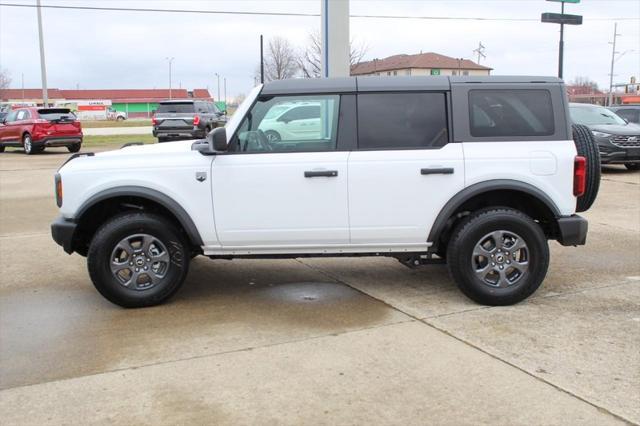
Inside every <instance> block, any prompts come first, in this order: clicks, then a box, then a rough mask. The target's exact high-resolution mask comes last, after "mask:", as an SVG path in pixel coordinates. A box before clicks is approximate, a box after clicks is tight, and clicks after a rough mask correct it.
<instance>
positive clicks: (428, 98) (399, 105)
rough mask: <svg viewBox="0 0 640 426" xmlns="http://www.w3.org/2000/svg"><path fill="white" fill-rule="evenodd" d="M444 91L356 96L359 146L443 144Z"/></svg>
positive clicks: (423, 146) (390, 147)
mask: <svg viewBox="0 0 640 426" xmlns="http://www.w3.org/2000/svg"><path fill="white" fill-rule="evenodd" d="M446 110H447V108H446V100H445V95H444V93H371V94H368V93H367V94H359V95H358V147H359V149H407V148H409V149H411V148H414V149H420V148H432V147H440V146H443V145H445V144H446V143H447V141H448V132H447V115H446Z"/></svg>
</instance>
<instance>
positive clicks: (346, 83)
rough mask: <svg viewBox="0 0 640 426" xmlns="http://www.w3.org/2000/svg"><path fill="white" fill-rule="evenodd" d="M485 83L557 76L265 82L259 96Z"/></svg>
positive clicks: (535, 80) (538, 80)
mask: <svg viewBox="0 0 640 426" xmlns="http://www.w3.org/2000/svg"><path fill="white" fill-rule="evenodd" d="M466 83H486V84H492V83H493V84H518V83H528V84H532V83H555V84H560V83H562V80H561V79H559V78H557V77H538V76H477V77H475V76H460V77H449V76H389V77H386V76H366V77H337V78H292V79H288V80H274V81H271V82H269V83H265V85H264V87H263V89H262V92H261V94H262V95H283V94H290V95H296V94H306V93H337V92H339V93H348V92H383V91H404V90H406V91H411V90H450V89H451V85H452V84H466Z"/></svg>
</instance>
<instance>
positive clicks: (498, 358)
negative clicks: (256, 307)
mask: <svg viewBox="0 0 640 426" xmlns="http://www.w3.org/2000/svg"><path fill="white" fill-rule="evenodd" d="M295 260H296V261H297V262H300V263H301V264H303V265H305V266H307V267H308V268H310V269H313V270H314V271H317V272H319V273H321V274H324V275H325V276H327V277H329V278H331V279H333V280H335V281H337V282H338V283H341V284H344V285H346V286H349V287H351V288H353V289H354V290H355V291H358V292H360V293H362V294H363V295H365V296H368V297H371V298H372V299H374V300H377V301H378V302H380V303H384V304H385V305H387V306H389V307H390V308H391V309H394V310H396V311H398V312H400V313H402V314H404V315H407V316H408V317H410V318H413V319H414V320H416V321H418V322H421V323H423V324H424V325H426V326H428V327H431V328H433V329H434V330H437V331H439V332H441V333H443V334H446V335H447V336H449V337H451V338H453V339H455V340H457V341H459V342H461V343H463V344H465V345H467V346H469V347H471V348H473V349H475V350H477V351H480V352H482V353H484V354H486V355H488V356H489V357H491V358H493V359H495V360H497V361H499V362H502V363H504V364H506V365H508V366H510V367H512V368H515V369H516V370H519V371H521V372H522V373H524V374H526V375H528V376H530V377H533V378H534V379H536V380H539V381H541V382H542V383H545V384H547V385H549V386H551V387H553V388H554V389H556V390H558V391H559V392H562V393H565V394H567V395H569V396H572V397H573V398H576V399H577V400H579V401H582V402H584V403H585V404H588V405H590V406H592V407H594V408H595V409H597V410H598V411H600V412H602V413H606V414H608V415H610V416H612V417H614V418H616V419H618V420H620V421H623V422H625V423H627V424H630V425H638V424H637V423H635V422H633V421H631V420H629V419H627V418H625V417H624V416H622V415H620V414H617V413H614V412H612V411H610V410H609V409H607V408H605V407H602V406H600V405H598V404H597V403H595V402H592V401H590V400H588V399H587V398H585V397H582V396H580V395H577V394H575V393H573V392H571V391H569V390H567V389H564V388H562V387H560V386H559V385H556V384H555V383H553V382H550V381H549V380H547V379H545V378H543V377H540V376H536V375H535V374H533V373H531V372H530V371H527V370H525V369H524V368H523V367H520V366H518V365H517V364H514V363H512V362H510V361H508V360H506V359H503V358H501V357H500V356H498V355H496V354H493V353H492V352H489V351H488V350H486V349H483V348H481V347H479V346H477V345H475V344H474V343H472V342H470V341H468V340H465V339H463V338H461V337H458V336H456V335H454V334H452V333H450V332H449V331H447V330H446V329H443V328H440V327H438V326H437V325H435V324H432V323H431V322H429V321H427V319H426V318H424V319H423V318H418V317H416V316H415V315H412V314H410V313H408V312H405V311H404V310H402V309H400V308H398V307H396V306H394V305H391V304H390V303H388V302H386V301H384V300H382V299H379V298H377V297H375V296H372V295H371V294H369V293H367V292H365V291H363V290H361V289H359V288H356V287H354V286H352V285H350V284H349V283H347V282H346V281H343V280H341V279H339V278H338V277H335V276H334V275H332V274H331V273H328V272H326V271H325V270H323V269H321V268H318V267H315V266H312V265H309V264H308V263H305V262H304V261H302V260H300V259H295ZM576 293H579V292H576ZM563 294H571V293H563ZM559 295H560V294H559ZM555 296H556V295H552V296H550V297H555ZM540 298H542V297H540ZM483 308H486V309H488V308H491V307H489V306H487V307H481V308H478V309H483ZM471 310H473V309H471ZM468 311H470V310H467V311H466V312H468Z"/></svg>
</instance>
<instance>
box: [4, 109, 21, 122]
mask: <svg viewBox="0 0 640 426" xmlns="http://www.w3.org/2000/svg"><path fill="white" fill-rule="evenodd" d="M17 115H18V111H11V112H10V113H9V114H7V118H6V120H5V121H6V122H7V123H9V122H12V121H16V116H17Z"/></svg>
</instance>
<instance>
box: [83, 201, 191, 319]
mask: <svg viewBox="0 0 640 426" xmlns="http://www.w3.org/2000/svg"><path fill="white" fill-rule="evenodd" d="M136 234H147V235H150V236H152V237H154V238H156V239H157V240H159V241H160V242H161V243H162V244H163V245H164V246H165V247H166V248H167V251H168V254H169V259H170V261H169V266H168V270H167V271H166V274H165V276H164V278H162V279H160V280H159V281H158V283H157V284H156V285H155V286H153V287H151V288H149V289H142V290H140V289H133V288H127V287H125V286H124V285H123V284H122V283H120V282H119V281H118V280H117V279H116V277H115V276H114V275H113V273H112V272H111V261H112V259H111V257H112V253H113V251H114V249H115V247H116V246H117V245H118V243H120V242H121V241H122V240H123V239H124V238H127V237H128V236H131V235H136ZM189 260H190V248H189V246H188V245H187V243H186V241H185V239H184V237H183V236H182V234H181V233H180V231H179V230H178V229H176V227H175V226H174V225H173V224H172V223H171V222H169V221H168V220H166V219H165V218H163V217H162V216H159V215H155V214H150V213H123V214H120V215H118V216H115V217H113V218H112V219H110V220H109V221H107V222H106V223H104V224H103V225H102V226H101V227H100V228H99V229H98V231H97V232H96V234H95V236H94V237H93V239H92V241H91V245H90V247H89V252H88V253H87V267H88V269H89V275H90V277H91V280H92V281H93V284H94V286H95V287H96V289H97V290H98V291H99V292H100V294H102V295H103V296H104V297H105V298H106V299H107V300H109V301H110V302H112V303H114V304H116V305H119V306H122V307H124V308H140V307H145V306H154V305H158V304H161V303H163V302H164V301H166V300H167V299H169V298H170V297H171V296H172V295H173V294H175V292H176V291H178V289H179V288H180V286H181V285H182V283H183V282H184V280H185V278H186V276H187V272H188V270H189Z"/></svg>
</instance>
